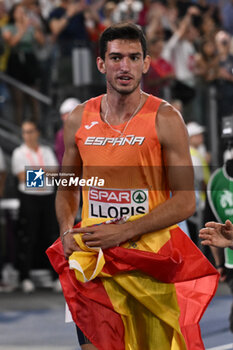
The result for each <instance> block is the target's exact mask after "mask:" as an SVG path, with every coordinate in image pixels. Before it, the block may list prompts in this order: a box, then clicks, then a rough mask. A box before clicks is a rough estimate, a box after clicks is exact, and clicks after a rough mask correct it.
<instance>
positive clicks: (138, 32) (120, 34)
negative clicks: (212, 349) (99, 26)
mask: <svg viewBox="0 0 233 350" xmlns="http://www.w3.org/2000/svg"><path fill="white" fill-rule="evenodd" d="M117 39H125V40H135V41H140V43H141V45H142V51H143V58H145V57H146V54H147V45H146V38H145V35H144V33H143V31H142V29H141V28H140V27H139V26H138V25H136V24H133V23H118V24H114V25H112V26H110V27H108V28H107V29H105V31H104V32H103V33H102V35H101V37H100V40H99V49H100V57H101V58H102V59H103V60H104V59H105V53H106V51H107V44H108V42H109V41H113V40H117Z"/></svg>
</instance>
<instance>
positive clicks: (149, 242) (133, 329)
mask: <svg viewBox="0 0 233 350" xmlns="http://www.w3.org/2000/svg"><path fill="white" fill-rule="evenodd" d="M149 66H150V57H149V56H148V55H147V53H146V40H145V37H144V35H143V33H142V31H141V30H140V29H139V28H138V26H136V25H133V24H117V25H113V26H111V27H109V28H107V29H106V30H105V31H104V32H103V34H102V36H101V39H100V57H98V58H97V67H98V69H99V71H100V72H101V73H102V74H104V75H105V76H106V88H107V92H106V94H105V95H102V96H98V97H96V98H93V99H90V100H88V101H87V102H85V103H84V104H82V105H79V106H78V107H77V108H76V109H75V110H74V111H73V112H72V114H71V115H70V116H69V118H68V120H67V122H66V125H65V133H64V140H65V154H64V157H63V167H69V169H71V168H72V169H73V171H74V172H75V173H76V175H78V176H81V171H82V175H83V177H85V178H89V177H90V176H92V175H93V176H99V177H100V178H104V179H105V184H104V186H103V187H100V186H99V187H98V186H90V187H89V188H88V190H86V189H85V190H83V211H82V223H81V227H80V228H73V225H74V220H75V216H76V213H77V211H78V207H79V189H78V188H77V189H76V190H75V189H74V190H72V191H71V190H67V191H65V190H64V189H63V190H62V189H61V190H59V191H58V193H57V198H56V211H57V217H58V221H59V225H60V235H61V241H62V245H63V247H62V248H61V242H60V240H59V242H57V243H56V244H57V245H56V246H55V247H54V250H53V251H52V253H51V251H50V254H49V256H50V260H51V261H52V263H53V265H54V267H55V268H56V270H57V272H58V273H59V274H60V280H61V283H62V286H63V290H64V295H65V298H66V301H67V303H68V306H69V309H70V311H71V314H72V317H73V320H74V321H75V323H76V324H77V325H78V327H77V331H78V337H79V341H80V344H81V346H82V349H86V350H92V349H103V350H123V349H127V350H129V349H130V350H142V349H150V350H156V349H157V350H168V349H173V350H175V349H186V344H185V341H184V338H185V339H186V342H189V341H190V340H187V339H189V337H194V338H195V340H194V339H193V344H194V343H195V344H197V343H198V340H197V339H199V334H200V333H199V331H197V329H198V326H197V325H194V326H193V327H192V326H191V324H192V321H190V319H189V318H187V317H186V316H184V315H183V314H182V316H180V311H179V307H180V308H181V309H182V306H181V304H182V303H183V300H184V299H182V298H180V302H181V304H180V303H179V307H178V302H177V300H178V299H179V297H178V296H177V295H178V294H177V288H178V286H176V287H174V284H173V283H174V282H176V281H179V282H180V281H181V280H182V277H181V274H182V273H183V268H186V267H187V264H186V262H185V259H183V256H181V255H182V254H184V255H185V254H187V256H188V259H189V257H191V259H192V260H193V259H194V260H195V259H199V258H195V254H197V256H198V257H199V255H198V254H199V252H198V250H197V248H193V246H192V247H191V248H190V244H192V243H191V242H190V241H189V239H188V238H187V237H186V236H185V235H183V236H184V238H183V236H182V238H181V236H180V235H181V234H182V233H181V232H180V230H179V228H177V226H173V227H172V228H171V227H170V226H172V225H174V224H176V223H178V222H180V221H182V220H184V219H186V218H188V217H189V216H190V215H192V214H193V212H194V210H195V196H194V192H193V170H192V162H191V159H190V154H189V145H188V135H187V131H186V128H185V125H184V122H183V119H182V117H181V115H180V114H179V112H177V110H175V109H174V108H173V107H172V106H171V105H169V104H168V103H167V102H165V101H163V100H160V99H158V98H156V97H154V96H151V95H148V94H146V93H144V92H142V91H141V89H140V82H141V78H142V74H145V73H147V71H148V69H149ZM77 169H80V171H78V170H77ZM93 169H95V171H96V173H94V174H93V173H92V171H93ZM126 216H127V217H130V218H129V220H126V219H125V217H126ZM109 219H122V221H125V220H126V221H125V222H124V223H121V224H101V223H103V222H105V221H107V220H109ZM77 234H80V235H77ZM77 236H80V237H82V238H81V241H80V240H79V244H77V240H76V239H75V237H77ZM181 242H182V244H183V246H182V248H181V251H182V254H181V255H180V253H178V251H177V250H176V249H173V246H174V245H176V244H180V243H181ZM96 247H97V248H96ZM99 248H101V249H102V250H103V252H104V257H105V265H104V267H103V269H102V271H101V273H100V274H99V275H98V277H97V278H94V279H93V280H89V279H88V282H86V283H83V282H80V281H77V280H75V275H74V273H73V271H71V270H70V269H69V266H68V261H67V260H68V259H69V257H70V256H71V255H72V256H73V254H75V253H77V254H78V256H79V257H80V260H79V258H78V266H80V264H81V260H82V259H83V258H85V257H86V255H85V254H84V255H80V254H82V253H83V250H87V251H89V253H90V251H91V249H92V250H93V252H95V251H96V249H97V250H98V249H99ZM52 249H53V248H52ZM56 249H58V250H57V252H55V250H56ZM189 249H191V250H192V249H194V251H195V252H194V255H193V254H188V253H189V252H190V250H189ZM53 252H55V253H54V254H55V255H56V254H57V253H58V255H56V256H57V257H58V259H57V260H56V259H55V260H56V262H54V261H53V257H52V255H53ZM63 253H64V255H65V257H66V259H67V260H65V259H64V256H63V257H62V255H63ZM86 253H87V252H86ZM155 253H156V254H155ZM157 253H158V254H157ZM90 254H92V253H90ZM93 254H94V253H93ZM201 259H204V258H203V257H202V258H201ZM155 260H156V261H155ZM192 260H190V261H189V263H188V265H191V261H192ZM200 261H201V260H200ZM153 263H154V265H153ZM202 263H203V261H202ZM202 263H201V262H200V265H201V264H202ZM203 264H204V265H205V264H207V265H205V266H208V267H207V270H208V269H210V270H209V272H208V275H209V276H210V275H211V276H214V281H215V282H213V283H212V286H214V285H216V275H215V271H214V270H213V269H212V268H211V267H210V266H209V265H208V262H207V261H204V263H203ZM76 265H77V264H76ZM90 266H91V263H90ZM211 269H212V270H211ZM199 273H200V266H198V264H197V270H195V273H194V274H193V277H191V275H190V276H189V277H188V278H187V276H186V278H187V280H192V278H194V280H196V278H199V277H200V275H199ZM205 273H206V270H205ZM205 273H204V275H202V277H203V278H205ZM151 276H152V277H151ZM177 276H178V277H177ZM90 279H91V278H90ZM84 281H87V279H84ZM163 282H165V283H163ZM187 283H188V284H189V281H188V282H187ZM194 285H196V284H194ZM194 285H193V284H192V285H190V288H191V289H190V290H192V293H193V294H195V291H194V290H195V287H194ZM198 286H199V291H198V293H200V290H201V287H200V285H199V284H198ZM180 287H181V285H180ZM180 287H179V288H178V289H179V290H180V291H179V295H181V294H182V293H183V291H182V288H180ZM185 288H186V289H184V290H186V291H187V290H188V288H189V287H188V285H187V284H186V287H185ZM211 288H212V287H211ZM214 288H215V287H213V290H214ZM192 293H191V294H192ZM203 293H205V291H203ZM208 293H209V291H208ZM213 293H214V291H213ZM213 293H212V294H213ZM203 295H204V294H203ZM77 299H78V301H77ZM207 299H208V302H209V297H208V298H207ZM207 299H206V300H207ZM190 300H191V299H190ZM203 300H204V299H203ZM178 301H179V300H178ZM189 302H190V301H189ZM208 302H207V304H208ZM184 304H185V306H184V309H186V311H185V312H189V311H187V305H188V304H186V302H185V303H183V304H182V305H184ZM189 305H191V304H189ZM195 307H196V306H195V304H194V305H193V307H192V310H195ZM188 310H189V308H188ZM199 310H200V305H198V310H197V313H199ZM193 312H194V311H193ZM194 313H195V312H194ZM200 314H201V313H200ZM196 319H197V318H196ZM179 320H180V322H181V323H182V322H183V321H184V323H182V324H181V323H180V325H181V328H182V332H181V328H180V325H179ZM185 320H188V324H187V327H188V328H187V329H186V328H185V327H186V325H185V322H186V321H185ZM195 322H196V321H195ZM182 333H183V334H182ZM183 336H184V337H183ZM191 343H192V342H191ZM202 345H203V344H202ZM188 348H189V349H192V347H190V346H189V347H188ZM193 349H194V348H193ZM200 349H201V346H200ZM203 349H204V348H203Z"/></svg>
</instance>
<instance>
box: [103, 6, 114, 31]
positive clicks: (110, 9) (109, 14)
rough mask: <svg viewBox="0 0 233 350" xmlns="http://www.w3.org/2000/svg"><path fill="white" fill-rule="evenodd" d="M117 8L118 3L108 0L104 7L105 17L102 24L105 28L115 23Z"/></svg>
mask: <svg viewBox="0 0 233 350" xmlns="http://www.w3.org/2000/svg"><path fill="white" fill-rule="evenodd" d="M115 8H116V3H115V2H114V1H107V2H106V3H105V4H104V7H103V16H104V17H103V19H102V24H103V25H104V26H105V28H107V27H109V26H110V25H112V24H113V13H114V10H115Z"/></svg>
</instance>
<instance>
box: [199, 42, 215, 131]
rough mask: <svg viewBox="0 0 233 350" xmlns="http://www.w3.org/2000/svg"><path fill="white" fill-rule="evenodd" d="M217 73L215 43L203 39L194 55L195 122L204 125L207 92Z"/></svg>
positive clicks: (206, 110)
mask: <svg viewBox="0 0 233 350" xmlns="http://www.w3.org/2000/svg"><path fill="white" fill-rule="evenodd" d="M218 72H219V55H218V52H217V48H216V45H215V42H214V41H213V40H212V39H210V38H207V39H204V40H202V41H201V44H200V51H199V52H198V53H197V54H196V55H195V74H196V99H195V102H196V103H195V116H196V120H197V121H198V122H199V123H201V124H204V125H206V124H207V123H206V122H207V120H206V118H207V113H208V92H209V91H208V90H209V86H210V85H216V81H217V78H218Z"/></svg>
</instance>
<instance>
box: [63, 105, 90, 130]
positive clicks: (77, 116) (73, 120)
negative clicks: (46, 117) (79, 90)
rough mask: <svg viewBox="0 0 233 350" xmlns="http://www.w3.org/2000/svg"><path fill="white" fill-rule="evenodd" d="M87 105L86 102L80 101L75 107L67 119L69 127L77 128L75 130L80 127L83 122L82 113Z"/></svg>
mask: <svg viewBox="0 0 233 350" xmlns="http://www.w3.org/2000/svg"><path fill="white" fill-rule="evenodd" d="M85 105H86V102H84V103H80V104H79V105H78V106H77V107H75V108H74V109H73V111H72V112H71V113H70V115H69V117H68V118H67V121H66V124H67V125H68V127H71V129H74V128H75V130H77V129H79V127H80V125H81V122H82V115H83V111H84V108H85Z"/></svg>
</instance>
